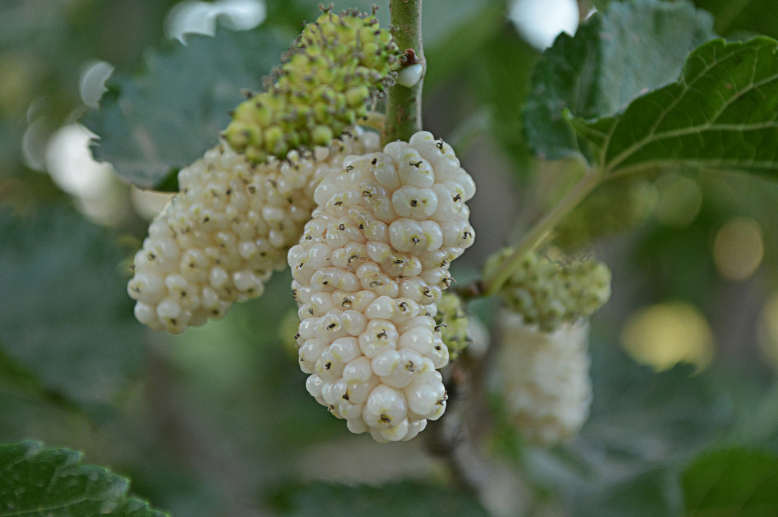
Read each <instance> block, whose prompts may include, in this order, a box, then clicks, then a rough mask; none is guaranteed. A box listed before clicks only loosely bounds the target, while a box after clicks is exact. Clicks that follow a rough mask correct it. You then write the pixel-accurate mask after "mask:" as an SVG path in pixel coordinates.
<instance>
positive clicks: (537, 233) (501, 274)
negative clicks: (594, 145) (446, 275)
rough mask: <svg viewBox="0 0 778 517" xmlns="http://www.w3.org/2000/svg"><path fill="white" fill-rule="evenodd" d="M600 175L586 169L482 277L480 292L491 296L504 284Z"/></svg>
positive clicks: (595, 184)
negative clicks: (499, 265)
mask: <svg viewBox="0 0 778 517" xmlns="http://www.w3.org/2000/svg"><path fill="white" fill-rule="evenodd" d="M601 179H602V176H601V174H600V172H599V170H598V169H596V168H592V169H588V170H587V171H586V173H585V174H584V175H583V177H582V178H581V180H580V181H579V182H578V183H577V184H576V185H575V186H574V187H573V188H572V189H571V190H570V192H568V193H567V195H565V197H564V198H563V199H562V200H561V201H560V202H559V203H558V204H557V205H556V206H554V208H552V209H551V211H550V212H549V213H547V214H546V215H545V217H543V219H541V220H540V222H538V224H536V225H535V226H534V227H533V228H532V229H531V230H530V231H529V233H528V234H527V235H526V236H525V237H524V238H523V239H522V240H521V242H520V243H519V245H518V247H517V248H516V251H514V252H513V254H512V255H511V256H510V258H509V259H508V260H506V261H505V263H504V264H503V266H502V268H500V269H499V270H498V271H496V272H495V273H494V274H493V275H492V276H491V277H488V278H484V279H483V282H482V284H481V285H482V291H481V292H482V293H483V295H484V296H492V295H494V294H497V291H499V290H500V288H501V287H502V286H503V285H504V284H505V282H506V281H507V280H508V278H510V276H511V275H512V274H513V273H514V272H515V271H516V270H517V269H518V268H519V267H520V266H521V261H522V259H523V258H524V255H526V254H527V253H529V252H530V251H532V250H533V249H535V247H536V246H538V244H540V243H541V242H543V240H545V239H546V237H548V235H549V234H550V233H551V231H552V230H553V229H554V228H555V227H556V225H558V224H559V223H560V222H561V221H562V220H563V219H564V218H565V216H566V215H567V214H569V213H570V212H571V211H572V210H573V209H574V208H575V207H576V206H578V204H579V203H580V202H581V201H583V199H584V198H585V197H586V196H587V195H588V194H589V193H590V192H591V191H592V190H594V188H595V187H596V186H597V185H598V184H599V183H600V180H601Z"/></svg>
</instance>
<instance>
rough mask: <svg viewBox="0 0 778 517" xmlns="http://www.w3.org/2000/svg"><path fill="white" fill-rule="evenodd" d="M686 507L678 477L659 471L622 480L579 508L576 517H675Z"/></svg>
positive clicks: (578, 506) (666, 471) (596, 494)
mask: <svg viewBox="0 0 778 517" xmlns="http://www.w3.org/2000/svg"><path fill="white" fill-rule="evenodd" d="M682 508H683V502H682V497H681V494H680V488H679V486H678V475H677V473H676V472H673V470H672V469H666V468H659V469H656V470H651V471H649V472H646V473H644V474H640V475H638V476H635V477H634V478H632V479H628V480H626V481H620V482H617V483H616V484H614V485H613V486H610V487H608V488H607V489H605V490H603V491H602V492H597V493H594V494H592V497H591V499H588V500H587V502H586V504H578V505H576V509H575V512H574V515H575V517H625V516H629V517H659V516H662V517H673V516H676V515H680V513H681V510H682Z"/></svg>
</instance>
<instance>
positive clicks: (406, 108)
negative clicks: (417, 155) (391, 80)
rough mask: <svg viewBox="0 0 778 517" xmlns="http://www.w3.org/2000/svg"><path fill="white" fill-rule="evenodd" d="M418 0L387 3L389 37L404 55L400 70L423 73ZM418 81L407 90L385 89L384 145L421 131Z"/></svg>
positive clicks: (405, 138)
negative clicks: (419, 67) (417, 69)
mask: <svg viewBox="0 0 778 517" xmlns="http://www.w3.org/2000/svg"><path fill="white" fill-rule="evenodd" d="M421 2H422V0H390V2H389V10H390V12H391V15H392V36H393V37H394V41H395V43H397V46H398V47H399V48H400V50H402V51H404V52H405V59H404V61H403V63H402V66H403V67H406V66H411V65H415V64H421V65H422V67H424V68H423V70H424V72H426V61H425V60H424V50H423V47H422V39H421ZM424 72H422V77H421V79H420V80H419V82H417V83H416V84H414V85H413V86H411V87H410V88H408V87H406V86H402V85H401V84H395V85H394V86H392V87H391V88H390V89H389V99H388V101H387V107H386V128H385V130H384V135H383V136H384V137H383V141H384V143H388V142H394V141H395V140H403V141H405V142H407V141H408V140H409V139H410V138H411V136H412V135H413V134H414V133H416V132H417V131H421V90H422V83H423V82H424Z"/></svg>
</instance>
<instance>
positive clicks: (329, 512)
mask: <svg viewBox="0 0 778 517" xmlns="http://www.w3.org/2000/svg"><path fill="white" fill-rule="evenodd" d="M272 502H273V503H274V504H275V506H276V507H277V509H278V510H279V514H280V515H282V516H284V517H307V516H310V515H316V516H317V517H363V516H365V515H370V517H395V516H398V515H402V516H403V517H480V516H483V517H486V516H487V515H488V514H487V513H486V510H484V509H483V507H482V506H481V505H480V504H479V503H478V501H477V500H476V499H475V497H473V496H472V495H470V494H467V493H463V492H461V491H459V492H455V491H451V490H445V489H442V488H437V487H432V486H428V485H422V484H418V483H413V482H410V481H403V482H400V483H396V484H390V485H386V486H383V487H380V488H373V487H367V486H358V487H347V486H342V485H327V484H323V483H320V484H315V485H311V486H307V487H290V488H288V489H287V490H285V491H283V492H281V493H280V494H277V495H276V496H275V498H274V501H272ZM0 517H2V516H0Z"/></svg>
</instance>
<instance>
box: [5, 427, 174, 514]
mask: <svg viewBox="0 0 778 517" xmlns="http://www.w3.org/2000/svg"><path fill="white" fill-rule="evenodd" d="M128 489H129V481H128V480H127V479H125V478H122V477H119V476H117V475H116V474H113V473H112V472H111V471H109V470H108V469H105V468H102V467H95V466H91V465H83V464H81V454H79V453H77V452H73V451H70V450H68V449H42V446H41V444H39V443H37V442H30V441H27V442H21V443H14V444H5V445H0V517H22V516H25V517H26V516H30V517H32V516H40V517H44V516H45V517H92V516H94V517H98V516H102V515H113V516H115V517H163V516H165V515H167V514H166V513H163V512H160V511H157V510H153V509H151V508H149V506H148V504H147V503H146V502H145V501H142V500H140V499H135V498H132V497H129V496H128V495H127V491H128Z"/></svg>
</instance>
